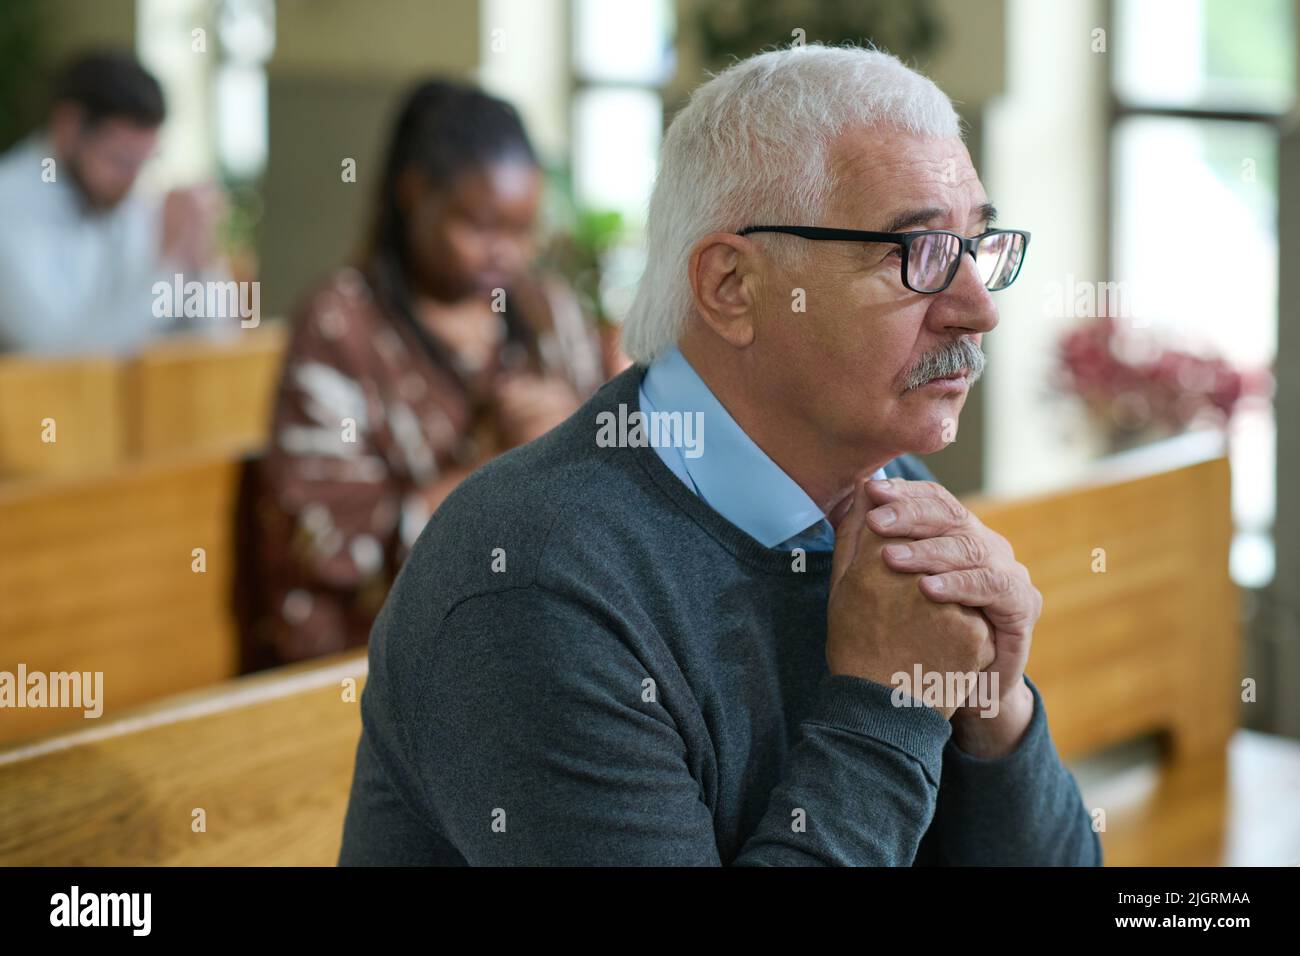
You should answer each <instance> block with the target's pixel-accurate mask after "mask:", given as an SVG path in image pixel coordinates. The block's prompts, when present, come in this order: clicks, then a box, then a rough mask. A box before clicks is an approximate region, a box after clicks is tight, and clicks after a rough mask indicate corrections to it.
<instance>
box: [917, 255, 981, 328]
mask: <svg viewBox="0 0 1300 956" xmlns="http://www.w3.org/2000/svg"><path fill="white" fill-rule="evenodd" d="M934 298H935V299H936V300H938V301H936V302H935V303H934V304H933V305H932V306H931V307H930V312H929V316H928V318H929V319H930V321H932V322H934V323H936V328H937V330H945V331H953V330H955V331H960V332H963V333H965V334H968V335H978V334H982V333H984V332H991V331H993V329H994V328H996V327H997V324H998V307H997V303H996V302H994V300H993V293H991V292H989V290H988V289H987V288H986V287H985V285H984V281H983V280H982V279H981V278H980V274H979V269H978V268H977V267H976V265H975V258H974V257H973V256H970V255H966V254H963V255H962V257H961V265H960V267H959V268H958V269H957V274H956V275H955V276H953V277H952V282H951V283H949V285H948V288H946V289H944V290H943V291H942V292H940V293H939V294H938V295H936V296H934Z"/></svg>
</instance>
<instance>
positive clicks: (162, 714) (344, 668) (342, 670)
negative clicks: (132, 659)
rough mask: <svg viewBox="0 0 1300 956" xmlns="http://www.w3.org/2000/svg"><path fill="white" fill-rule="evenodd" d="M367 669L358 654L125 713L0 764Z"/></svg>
mask: <svg viewBox="0 0 1300 956" xmlns="http://www.w3.org/2000/svg"><path fill="white" fill-rule="evenodd" d="M369 670H370V662H369V660H368V659H367V658H365V657H362V658H360V659H359V660H354V661H344V662H342V663H339V664H334V665H333V666H331V667H326V668H322V669H320V670H312V671H308V672H307V673H305V674H295V675H293V676H292V677H284V678H281V679H280V680H268V681H265V682H261V683H258V684H256V685H254V686H252V687H245V688H241V689H238V690H232V691H230V692H228V693H225V694H219V695H215V696H212V697H206V698H204V699H202V700H196V701H194V702H193V703H191V704H186V705H184V706H181V707H176V708H174V709H170V710H167V709H164V710H159V711H156V712H154V713H150V714H145V715H143V716H140V717H128V718H125V719H124V720H116V721H113V722H112V723H109V724H106V725H105V726H103V727H96V728H94V729H93V730H79V731H75V732H73V733H70V734H65V735H63V736H61V737H55V738H53V739H50V740H45V741H41V742H40V743H36V744H29V745H28V746H26V747H19V748H17V749H16V750H10V751H6V752H3V753H0V767H3V766H6V765H8V764H14V763H19V762H20V761H23V760H31V759H32V758H34V757H43V756H45V755H46V754H52V753H57V752H58V751H60V750H69V749H71V748H73V747H80V746H83V745H85V744H92V743H96V742H98V741H101V740H108V739H111V738H114V737H121V736H123V735H125V734H133V733H139V732H141V731H145V730H152V729H153V728H155V727H165V726H167V725H168V724H178V723H180V722H181V721H185V720H194V719H196V718H198V717H207V716H209V715H211V714H219V713H221V712H222V711H226V710H235V709H237V708H240V707H251V706H253V705H255V704H261V703H265V702H266V701H269V700H278V699H279V698H281V697H288V696H290V695H291V694H297V693H300V692H302V691H308V690H316V689H317V688H321V687H326V686H328V685H330V684H335V683H338V682H340V681H342V680H343V679H344V678H347V677H364V676H365V675H366V674H367V673H369Z"/></svg>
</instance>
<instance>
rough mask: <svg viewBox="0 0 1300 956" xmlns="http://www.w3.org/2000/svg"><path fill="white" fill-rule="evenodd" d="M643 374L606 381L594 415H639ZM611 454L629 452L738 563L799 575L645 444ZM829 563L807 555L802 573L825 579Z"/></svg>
mask: <svg viewBox="0 0 1300 956" xmlns="http://www.w3.org/2000/svg"><path fill="white" fill-rule="evenodd" d="M645 373H646V367H645V366H641V365H633V366H631V367H629V368H627V369H626V370H624V371H623V372H622V373H620V374H619V375H617V376H615V377H614V378H613V379H612V380H610V382H609V388H608V391H607V393H606V394H607V396H608V397H607V399H606V401H605V402H604V404H603V407H601V408H598V409H597V413H599V412H602V411H608V412H610V413H611V414H613V415H615V416H618V409H619V406H620V405H624V406H626V407H627V411H628V414H631V413H632V412H634V411H639V410H640V408H641V404H640V397H639V390H640V387H641V380H642V379H643V378H644V377H645ZM613 450H615V451H626V452H631V453H632V457H634V458H635V459H636V461H637V462H638V464H639V465H640V467H641V468H642V470H644V471H645V473H646V474H647V476H649V478H650V479H651V480H652V481H653V482H654V484H655V486H656V487H657V488H658V489H659V490H660V491H661V492H662V493H663V494H664V495H665V496H666V497H667V498H668V499H669V500H670V501H671V502H672V503H673V504H674V505H675V506H676V507H677V508H678V510H680V511H683V512H685V513H686V515H687V517H689V518H690V519H691V520H692V521H694V522H695V523H696V524H697V525H698V526H699V527H700V529H701V530H702V531H704V532H705V533H706V534H707V535H708V536H709V537H711V538H713V540H715V541H716V542H718V544H720V545H722V547H723V548H725V549H726V550H727V551H728V552H730V553H731V554H732V555H733V556H734V557H736V558H737V559H738V560H740V561H743V562H744V563H745V564H747V565H749V566H750V567H753V568H755V569H757V570H760V571H763V572H765V573H768V574H780V575H782V576H788V575H790V574H792V573H799V572H795V571H794V570H793V562H794V555H793V553H792V552H790V551H783V550H781V549H778V548H768V547H765V546H764V545H763V544H762V543H760V542H759V541H757V540H756V539H754V538H753V537H751V536H750V535H749V534H748V533H746V532H745V531H743V530H741V529H740V528H738V527H736V525H734V524H732V523H731V522H730V521H728V520H727V519H726V518H724V517H723V516H722V515H720V514H718V512H716V511H714V510H713V509H712V508H710V507H709V505H708V504H707V503H706V502H705V501H704V500H703V499H702V498H700V497H699V496H698V495H696V494H695V493H694V492H693V491H691V489H689V488H687V487H686V485H684V484H682V481H681V479H679V478H678V477H677V476H676V475H675V474H673V472H672V470H671V469H670V468H669V467H668V466H667V465H666V464H664V462H663V460H662V459H661V458H660V457H659V453H658V452H657V451H655V449H654V448H652V447H651V446H650V444H649V443H648V442H647V443H646V444H641V445H630V446H628V447H627V448H625V449H613ZM832 560H833V552H830V551H809V552H807V553H806V555H805V556H804V561H805V570H804V572H802V573H804V574H807V575H809V576H810V577H818V576H825V575H829V574H830V570H831V564H832Z"/></svg>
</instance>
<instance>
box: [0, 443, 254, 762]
mask: <svg viewBox="0 0 1300 956" xmlns="http://www.w3.org/2000/svg"><path fill="white" fill-rule="evenodd" d="M238 478H239V461H238V459H237V458H236V457H235V455H234V454H233V453H230V452H228V453H224V454H220V455H216V456H213V457H203V458H197V459H192V458H183V459H178V460H172V461H168V462H162V463H160V462H153V463H147V464H135V465H129V466H122V467H120V468H119V469H116V470H115V471H113V472H112V473H110V474H107V475H102V476H99V477H91V478H77V479H66V478H64V479H43V480H29V481H16V482H9V483H6V484H0V670H5V671H8V672H10V673H16V672H17V665H18V664H19V663H23V664H25V665H26V668H27V671H28V673H32V672H37V671H39V672H57V671H69V670H78V671H92V672H93V671H102V672H103V675H104V676H103V681H104V697H105V712H106V714H108V715H113V714H117V713H121V712H122V711H123V710H124V709H125V708H129V707H131V706H133V705H136V704H139V703H141V702H143V701H148V700H154V699H157V698H159V697H162V696H166V695H168V694H172V693H177V692H179V691H183V690H187V689H189V688H193V687H201V686H206V685H208V684H212V683H214V682H216V681H219V680H222V679H223V678H226V677H231V676H233V675H234V674H235V673H236V672H237V661H238V643H237V639H236V635H235V629H234V624H233V621H232V617H231V611H230V592H231V573H232V564H233V560H232V540H231V539H232V530H233V529H232V518H231V516H232V513H233V509H234V499H235V494H236V488H237V481H238ZM196 548H202V549H204V560H205V561H206V570H205V571H203V572H202V573H197V572H196V571H195V570H193V567H194V561H195V557H194V553H193V552H194V549H196ZM69 722H71V723H74V724H79V725H84V724H85V723H86V722H87V721H86V720H85V718H83V717H82V715H81V713H80V712H79V711H71V710H65V709H53V708H48V709H32V708H24V709H14V710H4V711H0V740H10V741H12V740H17V739H21V738H24V737H27V736H31V735H33V734H37V733H41V732H44V731H49V730H52V729H54V728H56V727H59V726H62V725H66V724H68V723H69Z"/></svg>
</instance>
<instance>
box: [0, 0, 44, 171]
mask: <svg viewBox="0 0 1300 956" xmlns="http://www.w3.org/2000/svg"><path fill="white" fill-rule="evenodd" d="M46 17H47V8H45V7H43V6H42V5H41V3H40V0H4V2H2V3H0V151H3V150H6V149H8V148H9V147H10V146H12V145H13V144H14V143H15V142H17V141H18V140H19V139H21V138H22V137H23V136H24V135H26V134H27V133H28V132H30V131H31V130H32V128H33V127H35V126H36V125H37V123H38V122H39V121H40V117H41V110H42V109H43V108H44V106H45V104H44V102H43V100H42V98H41V93H42V92H43V91H44V89H45V84H44V83H43V82H42V80H43V79H44V78H45V76H46V73H47V63H46V55H47V51H46V47H45V36H46V32H47V22H46Z"/></svg>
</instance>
